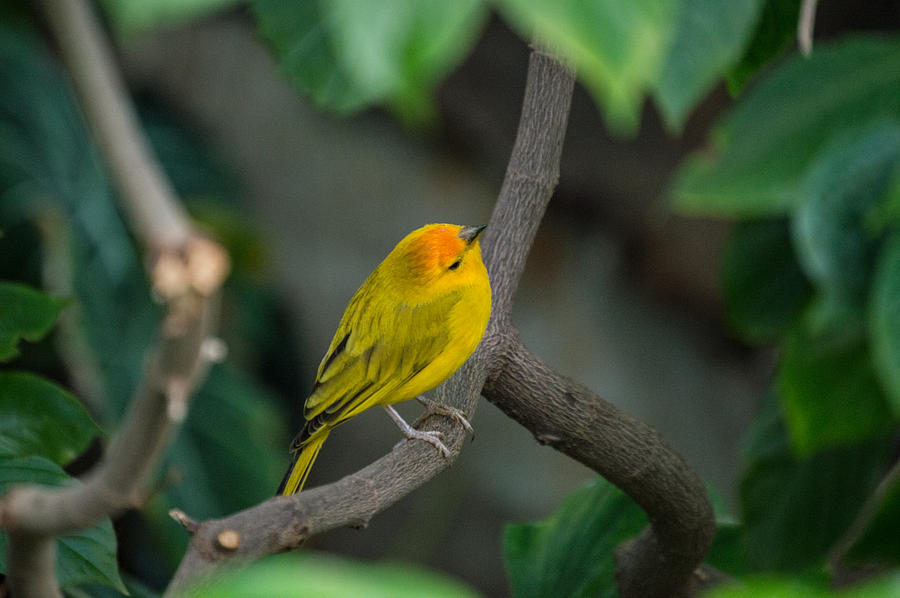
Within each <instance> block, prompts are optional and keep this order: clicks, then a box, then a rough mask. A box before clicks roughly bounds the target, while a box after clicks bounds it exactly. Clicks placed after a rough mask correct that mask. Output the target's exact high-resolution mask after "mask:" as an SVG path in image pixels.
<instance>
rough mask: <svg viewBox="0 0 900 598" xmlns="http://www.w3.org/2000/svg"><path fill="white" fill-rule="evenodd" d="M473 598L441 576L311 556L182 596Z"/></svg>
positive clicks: (257, 567)
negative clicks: (423, 597)
mask: <svg viewBox="0 0 900 598" xmlns="http://www.w3.org/2000/svg"><path fill="white" fill-rule="evenodd" d="M270 596H279V597H283V598H322V597H325V596H327V597H328V598H358V597H359V596H365V597H366V598H419V597H421V596H428V597H429V598H477V596H478V594H477V593H475V592H474V591H473V590H472V589H470V588H468V587H466V586H464V585H463V584H461V583H459V582H457V581H454V580H451V579H449V578H447V577H445V576H443V575H439V574H437V573H433V572H431V571H426V570H423V569H420V568H418V567H414V566H412V565H406V564H392V563H378V564H369V563H360V562H353V561H350V560H346V559H338V558H336V557H329V556H323V555H314V554H305V555H297V554H288V555H279V556H274V557H269V558H266V559H264V560H262V561H258V562H256V563H254V564H252V565H250V566H249V567H247V568H246V569H243V570H241V571H231V572H228V573H226V574H224V575H222V576H221V577H219V578H217V579H216V580H214V581H213V582H212V583H209V584H205V583H204V584H203V585H201V586H199V587H196V588H194V589H192V590H188V591H187V592H186V593H185V598H269V597H270Z"/></svg>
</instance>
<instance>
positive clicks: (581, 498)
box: [503, 478, 647, 598]
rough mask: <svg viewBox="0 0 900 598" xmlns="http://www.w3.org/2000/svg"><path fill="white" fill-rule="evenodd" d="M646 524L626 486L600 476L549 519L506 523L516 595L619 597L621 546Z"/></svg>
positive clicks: (508, 562)
mask: <svg viewBox="0 0 900 598" xmlns="http://www.w3.org/2000/svg"><path fill="white" fill-rule="evenodd" d="M646 524H647V517H646V515H645V514H644V512H643V511H642V510H641V509H640V507H638V506H637V505H636V504H634V502H632V501H631V499H630V498H628V496H626V495H625V493H623V492H622V491H621V490H619V489H618V488H616V487H615V486H613V485H612V484H610V483H609V482H607V481H606V480H603V479H602V478H598V479H597V480H596V481H594V482H592V483H590V484H589V485H588V486H586V487H585V488H582V489H581V490H578V491H576V492H574V493H572V494H571V495H570V496H569V497H568V498H566V500H565V501H564V502H563V504H562V505H560V507H559V508H558V509H557V510H556V511H555V512H554V513H553V515H551V516H550V517H549V518H547V519H545V520H544V521H541V522H538V523H523V524H514V525H507V526H506V529H505V531H504V534H503V552H504V556H505V558H506V568H507V574H508V575H509V579H510V584H511V585H512V589H513V594H514V595H515V596H516V598H530V597H532V596H534V597H538V596H558V597H559V598H570V597H576V596H578V597H584V598H587V597H588V596H592V597H602V596H616V591H615V588H616V584H615V579H614V573H615V562H614V559H613V554H614V552H615V548H616V546H618V545H619V543H620V542H622V541H623V540H625V539H627V538H631V537H634V536H636V535H637V534H638V533H639V532H640V531H641V529H643V528H644V526H645V525H646Z"/></svg>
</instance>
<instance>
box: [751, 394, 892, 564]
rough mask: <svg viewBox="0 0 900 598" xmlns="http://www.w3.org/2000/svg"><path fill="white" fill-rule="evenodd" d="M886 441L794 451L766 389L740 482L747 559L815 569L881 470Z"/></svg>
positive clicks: (879, 476)
mask: <svg viewBox="0 0 900 598" xmlns="http://www.w3.org/2000/svg"><path fill="white" fill-rule="evenodd" d="M889 446H890V442H889V440H888V439H885V438H881V439H874V440H870V441H867V442H863V443H859V444H857V445H854V446H845V447H840V448H832V449H827V450H823V451H820V452H818V453H816V454H814V455H810V456H807V457H798V456H796V455H795V454H794V453H793V452H792V450H791V446H790V442H789V438H788V434H787V428H786V427H785V424H784V419H783V417H782V416H781V413H780V408H779V404H778V401H777V399H776V397H775V395H774V393H770V395H769V396H768V397H767V399H766V401H765V402H764V404H763V407H762V411H761V417H759V418H758V420H757V422H756V423H755V424H754V427H753V428H752V429H751V431H750V434H749V436H748V439H747V448H746V451H745V457H744V459H745V463H746V465H745V467H744V474H743V477H742V479H741V483H740V491H739V496H740V504H741V519H742V521H743V525H744V550H745V553H744V554H745V555H746V563H747V566H748V567H749V568H750V569H751V570H753V571H791V572H797V573H804V572H809V571H821V568H822V566H823V565H824V562H825V559H826V556H827V555H828V553H829V551H830V550H831V548H832V546H833V545H834V543H835V541H837V540H838V539H839V538H840V537H842V536H843V535H844V533H845V532H846V529H847V527H848V526H849V525H850V523H851V522H852V521H853V520H854V519H855V518H856V516H857V513H858V512H859V510H860V508H861V507H862V505H863V504H864V503H865V501H866V498H867V497H868V496H869V495H870V494H871V492H872V490H873V489H874V488H875V487H876V486H877V484H878V482H879V481H880V479H881V476H882V475H883V474H884V471H885V466H886V464H887V461H888V458H889Z"/></svg>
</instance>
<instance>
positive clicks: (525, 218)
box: [165, 49, 716, 598]
mask: <svg viewBox="0 0 900 598" xmlns="http://www.w3.org/2000/svg"><path fill="white" fill-rule="evenodd" d="M573 86H574V76H573V73H572V72H571V71H570V70H569V69H568V68H567V67H566V66H564V65H562V64H561V63H559V62H558V61H556V60H555V59H554V58H553V57H552V56H549V55H547V54H545V53H544V52H542V51H541V50H540V49H534V50H533V51H532V55H531V59H530V62H529V69H528V80H527V83H526V90H525V98H524V101H523V108H522V116H521V119H520V123H519V131H518V135H517V138H516V143H515V146H514V148H513V152H512V156H511V158H510V163H509V167H508V169H507V173H506V177H505V180H504V184H503V187H502V189H501V192H500V195H499V197H498V200H497V204H496V206H495V209H494V213H493V215H492V217H491V220H490V222H489V225H488V228H487V230H486V231H485V237H484V240H483V242H482V246H483V253H484V258H485V263H486V265H487V267H488V271H489V273H490V276H491V287H492V291H493V312H492V316H491V322H490V324H489V326H488V330H487V333H486V334H485V337H484V339H483V340H482V342H481V344H480V346H479V347H478V349H477V350H476V352H475V353H474V354H473V356H472V357H471V358H470V359H469V361H468V362H467V363H466V364H465V365H464V366H463V367H462V368H461V369H460V370H459V371H458V372H457V373H456V374H454V375H453V376H452V377H451V378H450V379H449V380H448V381H447V382H445V383H444V384H442V385H441V386H440V387H438V388H437V389H436V393H437V401H438V402H440V403H444V404H447V405H450V406H453V407H456V408H459V409H462V410H463V411H464V412H465V414H466V415H467V417H469V418H471V417H472V414H473V413H474V410H475V407H476V405H477V400H478V395H479V393H480V392H484V394H485V397H486V398H488V400H490V401H492V402H494V403H495V404H497V405H498V406H499V407H500V408H501V409H503V410H504V412H506V413H507V414H509V415H510V416H511V417H513V418H515V419H516V420H517V421H519V422H520V423H521V424H522V425H524V426H526V427H527V428H528V429H529V430H531V431H532V432H533V433H534V434H535V436H536V438H537V439H538V440H539V441H540V442H543V443H545V444H550V445H551V446H553V447H554V448H557V449H559V450H562V451H563V452H565V453H566V454H568V455H570V456H572V457H573V458H575V459H578V460H579V461H581V462H583V463H585V464H587V465H589V466H590V467H592V468H594V469H595V470H596V471H598V472H599V473H601V474H602V475H604V476H606V477H608V478H609V479H610V480H611V481H613V482H614V483H616V484H617V485H619V486H620V487H622V488H623V489H624V490H625V491H626V492H627V493H628V494H629V495H630V496H632V498H634V499H635V501H636V502H637V503H638V504H640V505H641V506H642V507H643V508H644V509H645V510H646V511H647V513H648V515H649V518H650V522H651V523H650V526H648V528H647V529H646V530H645V531H644V532H643V533H642V534H641V535H640V536H639V537H638V538H636V539H634V540H632V541H629V542H628V543H626V544H624V545H623V546H622V547H620V549H619V551H618V554H617V563H618V575H617V579H618V583H619V587H620V593H621V595H622V596H623V598H637V597H641V598H653V597H657V596H660V597H661V596H687V595H693V594H694V593H696V591H697V590H698V588H699V587H701V586H703V585H706V583H705V582H706V581H707V580H710V579H712V578H714V577H716V576H715V572H714V570H710V569H709V568H703V569H702V570H697V572H696V573H695V569H696V568H697V567H698V565H699V564H700V563H701V562H702V560H703V557H704V556H705V554H706V552H707V550H708V549H709V546H710V544H711V542H712V536H713V533H714V524H713V518H712V508H711V507H710V503H709V500H708V498H707V496H706V491H705V488H704V487H703V485H702V484H701V483H700V481H699V479H698V478H697V476H696V475H695V474H694V473H693V472H692V471H691V470H690V468H688V466H687V465H686V464H685V463H684V461H683V460H682V459H681V458H680V457H679V456H678V455H676V454H675V453H674V452H673V451H672V450H671V449H670V448H669V447H668V446H667V445H666V444H665V442H664V441H663V440H662V438H660V436H659V435H658V434H657V433H656V432H655V431H654V430H653V429H652V428H650V427H649V426H647V425H646V424H643V423H641V422H639V421H637V420H635V419H633V418H631V417H629V416H627V415H626V414H624V413H622V412H621V411H619V410H618V409H616V408H615V407H613V406H612V405H610V404H609V403H607V402H605V401H603V400H602V399H600V397H598V396H597V395H595V394H594V393H592V392H591V391H589V390H588V389H586V388H584V387H583V386H581V385H579V384H578V383H576V382H573V381H571V380H568V379H566V378H564V377H562V376H560V375H559V374H557V373H556V372H554V371H553V370H552V369H550V368H549V367H547V366H546V364H544V363H543V362H541V361H540V359H538V358H537V357H536V356H534V355H533V354H531V353H530V352H529V351H528V350H527V349H526V348H525V347H524V346H522V344H521V342H520V341H519V338H518V333H517V331H516V330H515V328H514V326H513V325H512V322H511V317H510V312H511V306H512V301H513V296H514V294H515V290H516V288H517V286H518V282H519V278H520V277H521V274H522V271H523V270H524V266H525V260H526V258H527V255H528V251H529V249H530V247H531V243H532V241H533V239H534V236H535V234H536V231H537V228H538V226H539V224H540V220H541V218H542V216H543V213H544V210H545V209H546V206H547V203H548V202H549V200H550V197H551V195H552V193H553V189H554V188H555V186H556V183H557V180H558V177H559V161H560V156H561V153H562V145H563V138H564V135H565V129H566V121H567V119H568V112H569V106H570V102H571V97H572V90H573ZM424 424H425V427H426V428H428V429H432V430H439V431H441V432H443V433H444V434H445V435H446V437H447V440H448V442H447V446H448V448H450V450H451V455H450V457H449V458H448V459H443V458H441V457H440V456H439V455H438V453H437V452H436V451H434V450H433V449H432V448H431V447H428V446H425V445H423V443H410V442H406V443H402V444H400V445H398V446H397V447H395V448H394V450H393V451H392V452H391V453H389V454H388V455H386V456H384V457H382V458H381V459H379V460H378V461H375V462H374V463H372V464H370V465H369V466H367V467H366V468H364V469H362V470H360V471H359V472H357V473H355V474H352V475H350V476H347V477H345V478H343V479H341V480H339V481H337V482H335V483H333V484H329V485H326V486H321V487H318V488H313V489H310V490H305V491H304V492H303V493H302V494H299V495H294V496H290V497H276V498H273V499H270V500H269V501H266V502H264V503H262V504H260V505H257V506H255V507H252V508H250V509H247V510H245V511H242V512H240V513H237V514H234V515H231V516H229V517H225V518H222V519H216V520H209V521H205V522H202V523H200V524H199V526H197V527H196V528H194V531H193V534H192V538H191V542H190V545H189V547H188V551H187V554H186V555H185V557H184V559H183V560H182V562H181V564H180V566H179V568H178V571H177V572H176V574H175V577H174V578H173V580H172V583H171V584H170V586H169V588H168V590H167V591H166V594H165V595H166V596H175V595H177V594H178V593H179V592H181V591H182V590H183V589H184V588H185V587H186V586H188V585H190V584H193V583H196V582H198V581H200V580H202V579H203V578H205V577H206V576H208V575H210V574H212V573H213V572H214V571H215V570H216V569H218V568H219V567H221V566H223V565H225V564H236V563H241V562H247V561H250V560H253V559H257V558H260V557H262V556H265V555H268V554H272V553H276V552H282V551H285V550H289V549H292V548H296V547H297V546H299V545H300V544H302V542H303V541H304V540H305V539H307V538H309V537H311V536H314V535H316V534H318V533H322V532H324V531H328V530H330V529H334V528H336V527H343V526H365V525H366V523H367V522H368V521H369V520H370V519H371V518H372V517H373V516H374V515H375V514H377V513H378V512H380V511H381V510H383V509H385V508H387V507H388V506H390V505H391V504H393V503H394V502H396V501H397V500H399V499H400V498H402V497H403V496H405V495H406V494H408V493H409V492H411V491H412V490H414V489H415V488H417V487H419V486H421V485H422V484H424V483H425V482H426V481H428V480H429V479H431V478H432V477H434V476H435V475H437V474H438V473H439V472H440V471H442V470H443V469H445V468H446V467H448V466H449V465H450V464H452V462H453V461H454V460H455V459H456V457H457V455H458V454H459V451H460V448H461V443H462V441H463V439H464V437H465V432H464V430H463V429H462V427H461V426H459V425H454V424H453V422H452V420H449V419H445V418H441V417H439V416H432V417H430V418H429V419H427V420H425V422H424ZM223 534H224V535H223ZM223 537H228V538H229V543H228V546H227V547H226V546H224V545H223V543H222V541H221V539H222V538H223ZM235 538H237V543H236V547H235V542H234V539H235Z"/></svg>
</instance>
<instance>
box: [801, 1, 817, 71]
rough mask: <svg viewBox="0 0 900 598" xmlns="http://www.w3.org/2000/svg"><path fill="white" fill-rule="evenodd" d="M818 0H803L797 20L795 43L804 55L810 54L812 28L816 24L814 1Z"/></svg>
mask: <svg viewBox="0 0 900 598" xmlns="http://www.w3.org/2000/svg"><path fill="white" fill-rule="evenodd" d="M817 1H818V0H803V4H802V5H801V7H800V18H799V19H798V20H797V43H799V44H800V51H801V52H802V53H803V55H804V56H806V57H809V56H810V54H812V45H813V28H814V27H815V24H816V3H817Z"/></svg>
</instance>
